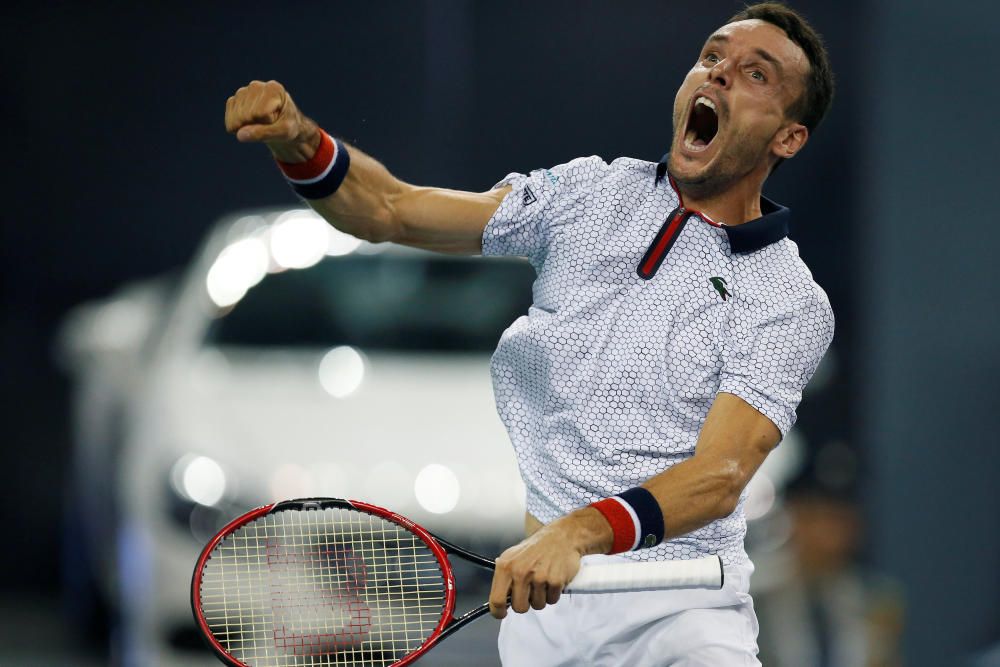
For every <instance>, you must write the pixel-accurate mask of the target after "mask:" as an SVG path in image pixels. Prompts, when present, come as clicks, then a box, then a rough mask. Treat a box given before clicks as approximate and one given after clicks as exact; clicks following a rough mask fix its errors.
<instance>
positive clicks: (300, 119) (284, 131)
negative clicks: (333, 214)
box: [226, 81, 320, 163]
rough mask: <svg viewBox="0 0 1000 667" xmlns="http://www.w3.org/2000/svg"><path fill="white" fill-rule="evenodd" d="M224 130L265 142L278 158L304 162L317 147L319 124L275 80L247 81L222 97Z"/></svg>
mask: <svg viewBox="0 0 1000 667" xmlns="http://www.w3.org/2000/svg"><path fill="white" fill-rule="evenodd" d="M226 131H227V132H229V133H230V134H235V135H236V138H237V139H238V140H239V141H242V142H247V143H251V142H258V143H263V144H265V145H266V146H267V147H268V148H269V149H271V153H272V154H273V155H274V157H275V158H277V159H278V160H281V161H282V162H291V163H295V162H305V161H306V160H308V159H309V158H311V157H312V156H313V154H314V153H315V152H316V149H317V148H318V147H319V143H320V134H319V127H318V126H317V125H316V123H315V122H313V121H312V120H310V119H309V118H307V117H306V116H304V115H303V114H302V112H301V111H299V108H298V107H297V106H295V102H293V101H292V97H291V95H289V94H288V91H287V90H285V87H284V86H282V85H281V84H280V83H278V82H277V81H268V82H266V83H265V82H263V81H251V82H250V83H249V84H247V85H246V86H244V87H242V88H240V89H239V90H237V91H236V93H235V94H234V95H233V96H232V97H230V98H229V99H228V100H226Z"/></svg>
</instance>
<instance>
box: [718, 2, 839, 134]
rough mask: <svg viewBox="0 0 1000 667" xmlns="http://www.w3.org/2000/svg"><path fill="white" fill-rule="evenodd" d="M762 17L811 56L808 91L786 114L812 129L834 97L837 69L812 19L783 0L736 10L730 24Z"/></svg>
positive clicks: (807, 56) (807, 55)
mask: <svg viewBox="0 0 1000 667" xmlns="http://www.w3.org/2000/svg"><path fill="white" fill-rule="evenodd" d="M750 19H758V20H760V21H765V22H767V23H770V24H771V25H774V26H777V27H779V28H781V29H782V30H784V31H785V34H786V35H788V39H790V40H792V41H793V42H795V43H796V44H798V45H799V48H801V49H802V51H803V53H805V54H806V58H808V59H809V74H808V75H807V76H806V82H805V84H806V87H805V92H804V93H803V94H802V95H800V96H799V99H797V100H795V102H793V103H792V104H791V106H789V108H788V109H787V110H786V114H787V115H788V116H789V117H791V118H794V119H795V120H797V121H798V122H800V123H802V124H803V125H805V126H806V127H807V128H809V132H810V133H812V131H813V130H814V129H816V126H817V125H819V123H820V121H821V120H823V116H825V115H826V112H827V110H828V109H829V108H830V103H831V102H832V101H833V70H832V69H830V60H829V58H828V57H827V54H826V47H825V46H823V39H822V37H820V36H819V33H817V32H816V31H815V30H814V29H813V27H812V26H811V25H809V22H808V21H806V20H805V18H803V17H802V15H801V14H799V13H798V12H796V11H795V10H794V9H791V8H789V7H786V6H785V5H783V4H781V3H780V2H761V3H758V4H756V5H750V6H748V7H747V8H746V9H744V10H743V11H741V12H739V13H737V14H735V15H734V16H733V17H732V18H731V19H729V20H728V21H726V24H727V25H728V24H730V23H736V22H737V21H747V20H750Z"/></svg>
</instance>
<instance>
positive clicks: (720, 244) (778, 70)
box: [226, 3, 833, 667]
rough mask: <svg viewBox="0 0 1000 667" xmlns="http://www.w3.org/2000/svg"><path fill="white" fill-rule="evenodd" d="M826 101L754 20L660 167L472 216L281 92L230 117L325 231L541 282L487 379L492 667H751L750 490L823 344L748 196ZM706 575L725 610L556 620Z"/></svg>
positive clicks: (794, 22)
mask: <svg viewBox="0 0 1000 667" xmlns="http://www.w3.org/2000/svg"><path fill="white" fill-rule="evenodd" d="M832 95H833V82H832V75H831V72H830V67H829V64H828V61H827V56H826V52H825V50H824V47H823V45H822V43H821V41H820V38H819V37H818V35H817V34H816V33H815V32H814V31H813V29H812V28H811V27H810V26H809V25H808V23H807V22H806V21H805V20H804V19H803V18H802V17H801V16H799V15H798V14H797V13H796V12H794V11H793V10H791V9H788V8H786V7H784V6H782V5H779V4H773V3H765V4H758V5H753V6H751V7H748V8H747V9H745V10H744V11H741V12H740V13H738V14H737V15H736V16H733V17H732V18H731V19H730V20H729V21H728V22H727V23H726V24H725V25H723V26H722V27H720V28H719V29H718V30H716V31H714V32H713V33H712V34H711V35H710V36H709V37H708V39H707V41H706V42H705V45H704V47H703V48H702V50H701V52H700V53H698V54H697V58H695V61H694V65H693V67H692V68H691V70H690V71H689V72H688V74H687V76H686V77H685V79H684V81H683V82H682V83H681V85H680V88H679V89H678V91H677V95H676V98H675V101H674V108H673V140H672V142H671V145H670V151H669V153H668V154H667V155H664V157H663V158H662V160H661V161H660V162H659V163H654V162H646V161H643V160H638V159H632V158H619V159H617V160H615V161H613V162H611V163H610V164H609V163H607V162H605V161H604V160H603V159H601V158H599V157H596V156H594V157H586V158H579V159H576V160H573V161H571V162H569V163H567V164H563V165H559V166H556V167H552V168H551V169H541V170H538V171H534V172H531V173H530V174H526V175H525V174H518V173H512V174H509V175H508V176H506V177H505V178H504V179H503V180H501V181H500V182H499V183H498V184H497V185H496V186H494V188H493V189H491V190H490V191H488V192H484V193H472V192H458V191H453V190H445V189H438V188H429V187H419V186H415V185H410V184H408V183H403V182H402V181H400V180H398V179H396V178H394V177H393V176H392V175H391V174H390V173H389V172H388V171H387V170H386V168H385V167H383V166H382V165H381V164H379V163H378V162H377V161H376V160H374V159H373V158H371V157H370V156H368V155H366V154H364V153H363V152H362V151H360V150H358V149H357V148H354V147H353V146H349V145H347V144H345V143H344V142H342V141H340V140H338V139H334V138H332V137H331V136H330V135H328V134H327V133H325V132H324V131H323V130H322V129H320V128H319V126H318V125H317V124H316V123H315V122H313V121H312V120H310V119H309V118H307V117H306V116H304V115H303V114H302V113H301V112H300V111H299V109H298V108H297V107H296V105H295V103H294V102H293V101H292V98H291V97H290V96H289V95H288V93H287V92H286V91H285V89H284V88H283V87H282V86H281V85H280V84H279V83H277V82H274V81H271V82H267V83H263V82H256V81H255V82H253V83H251V84H249V85H248V86H246V87H244V88H240V89H239V90H238V91H237V92H236V94H235V95H234V96H233V97H231V98H230V99H229V100H228V102H227V105H226V128H227V130H228V131H229V132H232V133H235V134H236V136H237V138H238V139H239V140H240V141H243V142H263V143H264V144H265V145H267V147H268V148H269V149H270V150H271V152H272V154H273V155H274V157H275V158H276V160H277V161H278V166H279V167H280V168H281V169H282V171H283V172H284V174H285V176H286V178H287V179H288V180H289V182H290V183H291V185H292V187H293V188H294V189H295V190H296V192H298V193H299V194H300V195H301V196H302V197H303V198H305V199H306V200H307V201H308V202H309V204H310V205H311V206H312V207H313V208H314V209H315V210H316V211H318V212H319V213H320V214H321V215H323V216H324V217H325V218H326V219H327V220H329V221H330V223H331V224H333V225H334V226H336V227H337V228H338V229H340V230H342V231H345V232H347V233H349V234H353V235H355V236H357V237H360V238H363V239H367V240H369V241H373V242H382V241H391V242H394V243H402V244H406V245H411V246H416V247H420V248H427V249H431V250H437V251H442V252H452V253H480V252H481V253H482V254H484V255H519V256H525V257H527V258H528V259H529V260H530V261H531V263H532V264H533V265H534V267H535V269H536V271H537V274H538V275H537V279H536V282H535V285H534V303H533V305H532V306H531V308H530V310H529V312H528V313H527V315H525V316H523V317H521V318H519V319H518V320H517V321H515V322H514V323H513V324H512V325H511V326H510V328H509V329H508V330H507V331H506V332H505V333H504V334H503V336H502V338H501V339H500V342H499V344H498V346H497V350H496V353H495V354H494V356H493V360H492V375H493V382H494V391H495V395H496V401H497V408H498V411H499V413H500V416H501V418H502V420H503V422H504V424H505V425H506V427H507V430H508V432H509V434H510V438H511V441H512V443H513V446H514V449H515V452H516V455H517V459H518V463H519V466H520V470H521V473H522V475H523V477H524V481H525V485H526V487H527V509H528V516H527V518H526V524H527V526H526V527H527V533H528V536H527V538H526V539H525V540H524V541H523V542H521V543H520V544H518V545H516V546H514V547H512V548H510V549H508V550H507V551H505V552H504V553H503V554H502V555H501V556H500V558H499V559H498V560H497V570H496V574H495V576H494V579H493V587H492V591H491V594H490V602H491V610H492V612H493V614H494V616H496V617H498V618H505V617H506V618H505V621H504V623H503V625H502V627H501V632H500V654H501V658H502V660H503V662H504V664H505V665H513V666H530V667H543V666H555V665H629V666H632V667H644V666H647V665H648V666H653V665H657V666H662V665H675V666H682V665H683V666H689V665H690V666H694V665H704V666H712V667H721V666H729V665H758V664H760V663H759V662H758V660H757V658H756V653H757V646H756V636H757V621H756V617H755V615H754V611H753V603H752V600H751V598H750V595H749V579H750V575H751V573H752V571H753V565H752V564H751V562H750V560H749V559H748V557H747V554H746V552H745V550H744V547H743V538H744V534H745V532H746V521H745V519H744V514H743V505H744V501H745V498H746V494H745V487H746V485H747V482H748V481H749V480H750V478H751V476H752V475H753V474H754V472H755V471H756V470H757V468H758V467H759V466H760V465H761V463H762V462H763V461H764V458H765V457H766V456H767V454H768V453H769V452H770V451H771V450H772V449H773V448H774V447H775V446H776V445H777V443H778V442H779V441H780V439H781V437H782V436H783V435H784V434H785V433H787V432H788V429H789V428H791V426H792V424H793V423H794V421H795V410H796V408H797V406H798V403H799V401H800V399H801V395H802V389H803V387H804V386H805V384H806V383H807V382H808V380H809V378H810V377H811V375H812V373H813V372H814V370H815V369H816V366H817V365H818V363H819V361H820V359H821V357H822V356H823V354H824V353H825V351H826V349H827V347H828V346H829V344H830V341H831V339H832V337H833V314H832V311H831V309H830V305H829V301H828V300H827V297H826V295H825V293H824V292H823V290H822V289H820V287H819V286H818V285H817V284H816V283H815V282H814V280H813V278H812V275H811V273H810V272H809V270H808V268H807V267H806V266H805V264H804V263H803V262H802V260H801V259H800V258H799V255H798V250H797V247H796V245H795V243H793V242H792V241H790V240H789V239H788V238H787V234H788V225H789V219H790V212H789V210H788V209H787V208H784V207H782V206H780V205H778V204H776V203H774V202H772V201H770V200H768V199H767V198H765V197H763V196H762V195H761V189H762V186H763V184H764V181H765V180H766V179H767V177H768V175H769V174H770V173H771V172H772V171H773V170H774V169H775V167H777V166H778V165H779V164H780V163H781V162H782V161H784V160H787V159H789V158H792V157H795V155H796V154H798V152H799V151H800V150H802V148H803V147H804V146H805V144H806V142H807V140H808V138H809V135H810V133H811V132H812V131H814V130H815V129H816V126H817V125H818V124H819V122H820V120H821V119H822V118H823V116H824V114H825V113H826V111H827V108H828V107H829V105H830V101H831V98H832ZM710 554H718V555H719V556H720V557H721V558H722V561H723V563H724V569H725V585H724V587H723V589H722V590H720V591H708V590H684V591H668V592H657V593H650V592H631V593H618V594H611V595H589V596H586V595H576V596H567V597H566V599H565V600H562V601H560V602H559V604H555V603H556V602H557V601H559V600H560V593H561V591H562V588H563V586H564V585H565V584H566V583H567V582H568V581H569V580H570V579H572V577H573V575H574V574H575V573H576V572H577V570H578V568H579V567H580V562H581V559H582V558H588V559H604V560H615V559H632V560H662V559H689V558H697V557H702V556H706V555H710ZM508 596H509V599H510V603H509V607H510V609H512V610H513V611H514V612H517V613H516V614H512V615H509V616H508V615H507V608H508ZM529 608H530V609H534V610H536V611H534V612H533V613H530V614H526V613H524V612H527V611H528V610H529Z"/></svg>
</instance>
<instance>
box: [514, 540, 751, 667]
mask: <svg viewBox="0 0 1000 667" xmlns="http://www.w3.org/2000/svg"><path fill="white" fill-rule="evenodd" d="M586 558H587V559H588V560H590V559H605V562H607V560H608V559H612V560H625V559H624V558H622V557H621V556H587V557H586ZM752 573H753V565H752V564H751V563H749V562H748V563H747V564H746V565H742V566H738V567H727V568H725V584H724V586H723V588H722V590H718V591H711V590H694V589H692V590H673V591H655V592H643V593H601V594H577V595H566V594H564V595H563V596H562V597H561V598H560V599H559V602H558V603H556V604H555V605H550V606H547V607H546V608H545V609H542V610H541V611H535V610H533V609H531V610H529V611H528V612H527V613H525V614H516V613H513V612H508V614H507V617H506V618H505V619H504V620H503V623H501V625H500V638H499V640H498V645H499V648H500V660H501V661H502V662H503V665H504V667H580V666H582V665H588V666H590V665H594V666H599V667H622V666H627V667H759V666H760V661H759V660H757V616H756V614H754V610H753V600H752V599H751V598H750V592H749V591H750V575H751V574H752Z"/></svg>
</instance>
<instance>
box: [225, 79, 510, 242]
mask: <svg viewBox="0 0 1000 667" xmlns="http://www.w3.org/2000/svg"><path fill="white" fill-rule="evenodd" d="M226 130H227V131H228V132H230V133H232V134H235V135H236V138H237V139H238V140H239V141H241V142H247V143H263V144H264V145H266V146H267V147H268V148H269V149H270V150H271V154H272V155H273V156H274V158H275V159H276V160H278V161H280V162H285V163H288V164H297V163H303V162H307V161H308V160H310V159H311V158H312V157H313V155H314V154H315V153H316V150H317V148H318V147H319V145H320V140H321V131H320V129H319V126H318V125H317V124H316V123H315V122H314V121H313V120H311V119H310V118H308V117H306V116H305V115H304V114H303V113H302V112H301V111H299V109H298V107H297V106H295V102H294V101H292V98H291V96H290V95H289V94H288V91H286V90H285V88H284V86H282V85H281V84H280V83H278V82H277V81H268V82H266V83H265V82H261V81H253V82H251V83H250V84H248V85H247V86H244V87H243V88H240V89H239V90H237V91H236V93H235V94H234V95H233V96H232V97H230V98H229V99H228V100H227V101H226ZM347 150H348V153H349V154H350V168H349V169H348V171H347V175H346V176H345V177H344V181H343V183H341V185H340V187H339V188H338V189H337V191H336V192H334V193H333V194H332V195H330V196H329V197H325V198H323V199H307V200H306V201H307V202H308V203H309V205H310V206H311V207H312V208H313V209H315V210H316V212H317V213H319V214H320V215H322V216H323V217H324V218H326V220H327V221H329V222H330V224H331V225H333V226H334V227H336V228H337V229H339V230H341V231H343V232H346V233H348V234H351V235H352V236H357V237H358V238H362V239H365V240H368V241H372V242H376V243H377V242H382V241H392V242H394V243H401V244H404V245H410V246H415V247H418V248H425V249H427V250H436V251H439V252H448V253H460V254H478V253H479V252H481V250H482V237H483V230H484V229H485V227H486V223H487V222H489V219H490V217H491V216H492V215H493V213H494V212H495V211H496V209H497V207H499V206H500V202H501V201H502V200H503V198H504V196H505V195H506V194H507V192H509V191H510V188H509V187H505V188H501V189H498V190H491V191H489V192H483V193H476V192H463V191H459V190H448V189H444V188H429V187H419V186H415V185H410V184H409V183H404V182H403V181H401V180H399V179H398V178H396V177H394V176H393V175H392V174H391V173H389V170H388V169H386V168H385V167H384V166H383V165H382V164H381V163H380V162H378V161H377V160H376V159H374V158H372V157H371V156H369V155H366V154H365V153H363V152H362V151H360V150H359V149H357V148H355V147H353V146H349V145H348V146H347Z"/></svg>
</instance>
